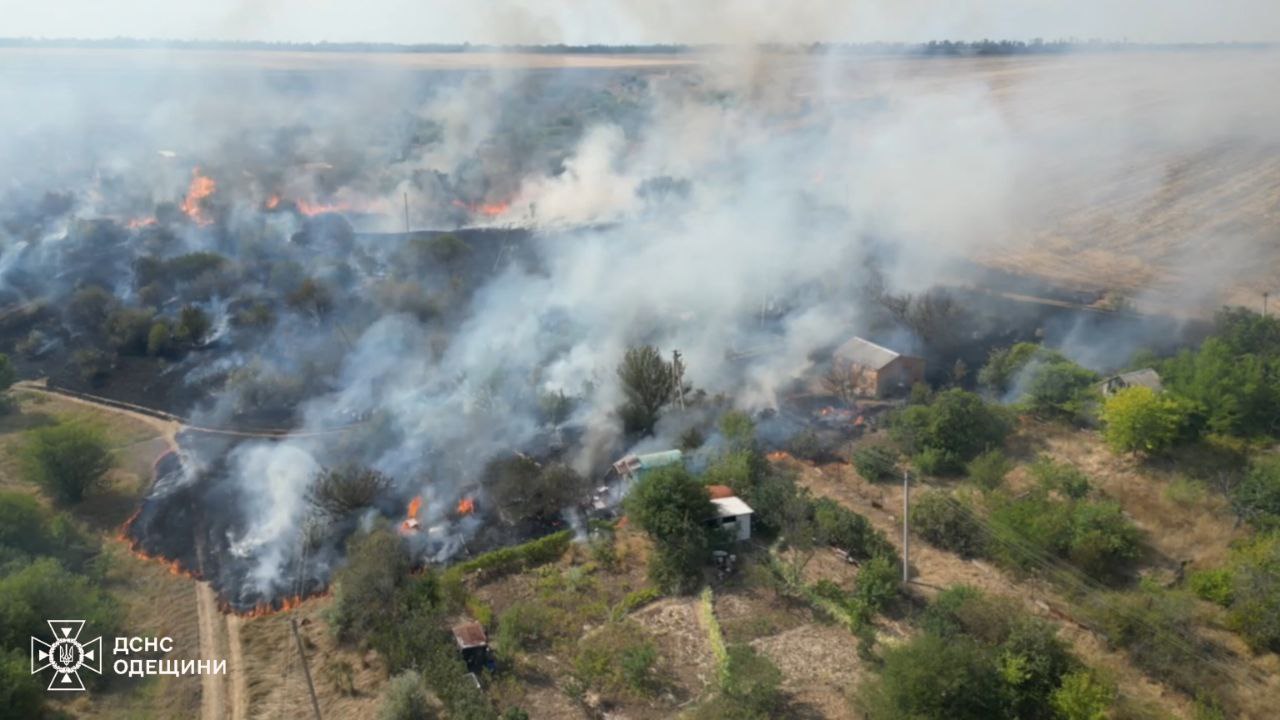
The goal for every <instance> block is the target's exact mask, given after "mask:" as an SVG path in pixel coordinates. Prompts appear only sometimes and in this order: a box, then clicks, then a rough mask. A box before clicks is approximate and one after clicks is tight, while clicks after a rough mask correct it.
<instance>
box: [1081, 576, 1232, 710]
mask: <svg viewBox="0 0 1280 720" xmlns="http://www.w3.org/2000/svg"><path fill="white" fill-rule="evenodd" d="M1084 610H1085V614H1086V616H1087V617H1088V618H1089V620H1091V621H1092V623H1093V624H1094V625H1095V626H1096V627H1098V628H1099V630H1101V632H1102V634H1103V636H1104V637H1106V639H1107V642H1108V643H1110V644H1111V645H1112V646H1114V647H1121V648H1125V649H1126V650H1128V652H1129V657H1130V658H1132V659H1133V662H1134V664H1135V665H1137V666H1138V667H1139V668H1141V669H1143V670H1145V671H1146V672H1147V673H1148V674H1149V675H1151V676H1152V677H1154V678H1156V679H1159V680H1163V681H1165V682H1167V683H1169V684H1170V685H1171V686H1173V687H1175V688H1177V689H1179V690H1182V691H1183V692H1186V693H1188V694H1192V695H1194V694H1195V693H1196V692H1197V691H1198V690H1200V689H1208V688H1212V687H1214V685H1215V683H1217V682H1219V681H1225V679H1224V678H1221V677H1218V676H1217V675H1216V673H1217V672H1218V671H1217V670H1216V668H1214V667H1213V666H1212V665H1211V660H1210V658H1212V657H1213V651H1214V649H1213V646H1212V645H1210V644H1209V643H1207V642H1205V641H1204V640H1203V639H1202V638H1200V637H1199V636H1198V635H1197V634H1196V632H1195V630H1194V629H1193V628H1194V627H1195V626H1196V623H1195V620H1194V617H1193V609H1192V604H1191V601H1190V598H1189V597H1188V596H1186V595H1184V594H1182V593H1177V592H1171V591H1167V590H1161V589H1158V588H1155V587H1151V586H1144V587H1143V588H1142V589H1140V590H1138V591H1134V592H1126V593H1094V594H1092V595H1090V596H1089V597H1088V598H1086V600H1085V606H1084Z"/></svg>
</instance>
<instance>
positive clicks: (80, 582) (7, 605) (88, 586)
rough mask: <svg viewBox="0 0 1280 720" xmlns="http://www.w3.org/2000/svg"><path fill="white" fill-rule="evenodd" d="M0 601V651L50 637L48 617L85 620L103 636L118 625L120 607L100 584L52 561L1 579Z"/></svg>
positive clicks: (36, 562)
mask: <svg viewBox="0 0 1280 720" xmlns="http://www.w3.org/2000/svg"><path fill="white" fill-rule="evenodd" d="M0 599H2V600H3V601H2V602H0V647H6V648H16V647H30V645H31V638H32V637H44V636H45V635H47V634H48V632H49V626H48V625H47V624H46V619H48V618H76V619H78V620H84V621H85V622H86V623H88V625H89V627H92V628H93V631H94V633H101V634H102V635H104V636H109V635H110V634H111V633H113V632H114V631H115V630H116V629H117V628H119V626H120V622H119V620H120V611H119V608H118V606H117V605H116V603H115V601H114V600H112V598H111V597H110V596H109V595H107V593H106V592H104V591H103V590H102V589H101V587H99V583H98V582H96V581H93V580H90V579H89V578H87V577H85V576H83V575H77V574H75V573H73V572H71V571H70V570H67V569H66V568H65V567H63V566H62V564H61V563H59V562H58V561H57V560H55V559H53V558H50V557H42V558H38V559H36V560H34V561H33V562H31V563H30V564H27V565H23V566H22V567H20V568H18V569H16V570H13V571H12V572H8V573H7V574H5V575H3V576H2V577H0ZM28 669H29V668H28Z"/></svg>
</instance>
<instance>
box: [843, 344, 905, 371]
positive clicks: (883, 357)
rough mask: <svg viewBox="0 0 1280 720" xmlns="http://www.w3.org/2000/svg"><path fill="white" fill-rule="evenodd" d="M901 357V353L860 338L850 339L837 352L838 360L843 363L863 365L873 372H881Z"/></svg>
mask: <svg viewBox="0 0 1280 720" xmlns="http://www.w3.org/2000/svg"><path fill="white" fill-rule="evenodd" d="M900 355H901V353H897V352H894V351H893V350H890V349H889V348H887V347H884V346H881V345H877V344H875V343H873V342H871V341H870V340H867V339H864V338H860V337H853V338H850V339H849V340H848V341H846V342H845V343H844V344H843V345H841V346H840V347H838V348H836V352H835V356H836V358H837V359H839V360H841V361H843V362H847V363H852V364H854V365H861V366H862V367H864V368H870V369H872V370H879V369H880V368H882V367H884V366H886V365H888V364H889V363H891V362H893V361H894V360H896V359H898V357H899V356H900Z"/></svg>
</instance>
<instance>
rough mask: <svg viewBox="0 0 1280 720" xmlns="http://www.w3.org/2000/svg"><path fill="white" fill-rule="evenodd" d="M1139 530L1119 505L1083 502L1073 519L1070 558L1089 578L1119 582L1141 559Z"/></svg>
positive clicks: (1077, 507)
mask: <svg viewBox="0 0 1280 720" xmlns="http://www.w3.org/2000/svg"><path fill="white" fill-rule="evenodd" d="M1139 541H1140V535H1139V532H1138V528H1137V527H1136V526H1135V525H1134V524H1133V523H1132V522H1131V521H1130V520H1129V518H1127V517H1125V515H1124V510H1123V509H1122V508H1121V507H1120V504H1119V503H1116V502H1112V501H1105V502H1082V503H1078V504H1076V505H1075V507H1074V508H1073V510H1072V515H1071V538H1070V540H1069V541H1068V546H1067V556H1068V558H1070V560H1071V563H1072V564H1073V565H1075V566H1076V567H1078V568H1080V569H1081V570H1083V571H1084V572H1085V573H1087V574H1088V575H1090V576H1092V577H1095V578H1100V579H1116V578H1117V577H1119V576H1120V575H1121V574H1123V572H1124V571H1125V570H1127V569H1128V568H1129V566H1130V565H1131V564H1132V563H1133V561H1134V560H1136V559H1137V558H1138V546H1139Z"/></svg>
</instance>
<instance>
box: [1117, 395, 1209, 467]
mask: <svg viewBox="0 0 1280 720" xmlns="http://www.w3.org/2000/svg"><path fill="white" fill-rule="evenodd" d="M1192 413H1193V408H1192V406H1191V404H1190V403H1188V402H1187V401H1185V400H1182V399H1180V398H1178V397H1177V396H1174V395H1170V394H1168V393H1157V392H1156V391H1154V390H1152V389H1151V388H1148V387H1142V386H1140V385H1138V386H1134V387H1127V388H1125V389H1123V390H1121V391H1119V392H1117V393H1116V394H1114V395H1112V396H1111V397H1109V398H1107V401H1106V403H1104V404H1103V406H1102V422H1103V425H1104V427H1103V431H1102V436H1103V438H1104V439H1105V440H1106V441H1107V445H1109V446H1110V447H1111V449H1112V450H1114V451H1116V452H1144V453H1148V454H1157V453H1162V452H1165V451H1167V450H1169V449H1170V448H1172V447H1173V446H1174V445H1175V444H1177V443H1178V442H1180V441H1183V440H1187V439H1194V438H1188V433H1187V428H1188V427H1189V426H1190V424H1191V415H1192Z"/></svg>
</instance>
